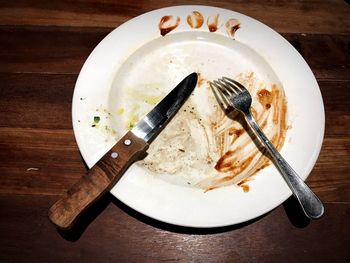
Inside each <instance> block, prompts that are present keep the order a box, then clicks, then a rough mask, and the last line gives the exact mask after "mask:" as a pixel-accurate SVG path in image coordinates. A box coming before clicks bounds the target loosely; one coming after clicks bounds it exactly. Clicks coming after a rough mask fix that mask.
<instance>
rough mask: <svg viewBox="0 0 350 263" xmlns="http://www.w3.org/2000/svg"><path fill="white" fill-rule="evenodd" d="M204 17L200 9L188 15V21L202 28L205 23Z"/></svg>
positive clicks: (193, 25)
mask: <svg viewBox="0 0 350 263" xmlns="http://www.w3.org/2000/svg"><path fill="white" fill-rule="evenodd" d="M203 22H204V18H203V16H202V14H201V13H199V12H198V11H193V12H192V13H191V14H189V15H188V16H187V23H188V24H189V26H190V27H192V28H200V27H201V26H202V25H203Z"/></svg>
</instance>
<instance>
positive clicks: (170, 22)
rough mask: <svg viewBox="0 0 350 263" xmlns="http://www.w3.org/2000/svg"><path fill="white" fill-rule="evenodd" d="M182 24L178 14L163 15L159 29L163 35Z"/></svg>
mask: <svg viewBox="0 0 350 263" xmlns="http://www.w3.org/2000/svg"><path fill="white" fill-rule="evenodd" d="M179 24H180V17H178V16H163V17H162V18H161V19H160V21H159V25H158V27H159V30H160V34H161V35H162V36H165V35H166V34H168V33H169V32H170V31H172V30H174V29H175V28H176V27H177V26H178V25H179Z"/></svg>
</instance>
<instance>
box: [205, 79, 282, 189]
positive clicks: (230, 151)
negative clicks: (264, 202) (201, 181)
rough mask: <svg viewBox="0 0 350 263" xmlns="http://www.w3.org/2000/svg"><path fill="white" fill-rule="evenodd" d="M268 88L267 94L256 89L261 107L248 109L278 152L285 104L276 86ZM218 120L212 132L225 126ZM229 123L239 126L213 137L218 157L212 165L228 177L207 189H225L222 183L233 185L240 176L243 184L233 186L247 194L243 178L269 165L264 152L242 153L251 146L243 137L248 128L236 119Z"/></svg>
mask: <svg viewBox="0 0 350 263" xmlns="http://www.w3.org/2000/svg"><path fill="white" fill-rule="evenodd" d="M270 87H271V88H270V89H269V90H271V91H269V90H268V89H266V88H260V89H256V91H255V92H256V95H257V103H258V104H261V106H262V107H259V105H258V104H256V105H255V108H252V113H253V115H254V118H255V119H256V121H257V122H258V123H259V126H260V127H261V128H262V129H267V130H270V137H271V138H270V140H271V143H272V144H273V145H274V146H275V147H276V148H277V149H278V150H280V149H281V148H282V146H283V143H284V141H285V135H286V130H287V128H286V115H287V114H286V112H287V103H286V100H285V97H284V92H283V89H282V87H279V86H277V85H276V84H272V85H271V86H270ZM218 116H219V117H218V119H217V121H216V126H215V127H213V128H214V130H215V129H218V128H220V127H221V125H223V123H227V122H225V118H228V117H227V116H226V117H222V116H221V115H218ZM230 121H232V120H230ZM233 121H234V122H237V123H240V124H241V126H239V125H238V126H237V125H233V126H232V127H229V126H228V127H227V128H226V131H225V132H221V133H220V136H218V137H217V143H218V145H219V147H220V151H221V157H220V158H219V160H218V161H217V162H216V165H215V169H216V170H217V171H218V172H220V173H229V175H227V176H224V177H222V178H217V179H216V180H214V181H213V184H212V185H211V188H213V189H214V188H217V187H220V186H221V185H225V182H227V183H228V182H230V181H233V180H234V179H235V178H236V177H237V178H241V177H242V175H243V174H244V175H245V177H244V178H242V179H243V180H242V179H239V180H242V181H240V182H238V183H237V185H238V186H241V187H242V188H243V191H245V192H247V191H249V186H248V185H246V184H245V182H246V181H247V178H248V179H249V178H250V177H251V176H252V175H254V174H256V173H257V172H258V171H260V170H262V169H263V168H265V167H266V166H268V165H269V164H270V163H271V162H270V159H269V158H268V157H267V155H266V151H265V148H261V149H258V148H255V150H254V149H251V150H250V151H249V152H245V151H246V150H243V149H246V147H248V146H249V145H250V144H251V143H252V141H251V138H250V137H247V131H248V130H250V128H248V127H245V122H244V121H243V122H242V121H241V120H240V119H239V116H238V118H236V117H235V118H234V119H233ZM271 125H273V126H271ZM240 127H241V128H240ZM243 135H244V136H245V137H243V140H240V141H239V142H238V141H237V140H238V138H240V137H241V136H243ZM267 135H268V134H267ZM227 145H229V148H227ZM225 149H226V150H225ZM252 162H254V163H252ZM238 176H239V177H238ZM236 180H237V179H236Z"/></svg>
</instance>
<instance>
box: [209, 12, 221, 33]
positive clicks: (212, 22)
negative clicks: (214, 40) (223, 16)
mask: <svg viewBox="0 0 350 263" xmlns="http://www.w3.org/2000/svg"><path fill="white" fill-rule="evenodd" d="M218 23H219V14H215V15H211V16H209V17H208V19H207V26H208V29H209V31H210V32H215V31H216V30H218Z"/></svg>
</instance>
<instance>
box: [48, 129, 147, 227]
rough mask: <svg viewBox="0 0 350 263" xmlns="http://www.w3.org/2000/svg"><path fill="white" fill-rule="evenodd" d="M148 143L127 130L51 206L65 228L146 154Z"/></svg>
mask: <svg viewBox="0 0 350 263" xmlns="http://www.w3.org/2000/svg"><path fill="white" fill-rule="evenodd" d="M147 148H148V144H147V143H146V142H145V141H144V140H142V139H140V138H138V137H136V136H135V135H134V134H133V133H132V132H130V131H129V132H127V133H126V134H125V135H124V136H123V137H122V138H121V139H120V140H119V141H118V142H117V144H116V145H115V146H114V147H113V148H112V149H111V150H109V151H108V152H107V153H106V154H105V155H104V156H103V157H102V159H101V160H100V161H99V162H98V163H97V164H96V165H95V166H94V167H92V168H91V170H89V171H88V172H87V173H86V175H85V176H83V177H82V178H81V179H80V180H79V181H78V182H77V183H76V184H74V185H73V186H72V187H71V188H70V189H69V190H68V191H67V193H66V195H65V196H64V197H63V198H62V199H60V200H59V201H57V202H56V203H55V204H54V205H53V206H52V207H51V208H50V210H49V218H50V220H51V222H52V223H53V224H55V225H56V226H57V227H58V228H61V229H69V228H71V227H72V226H73V224H74V223H75V221H76V219H77V218H78V217H79V216H80V215H81V214H82V213H83V212H84V211H85V210H86V209H87V208H88V207H89V206H90V205H92V204H93V203H94V202H96V201H97V200H98V199H99V198H101V197H102V196H103V195H104V194H105V193H106V192H108V191H109V190H110V189H111V188H112V187H113V186H114V185H115V184H116V183H117V182H118V180H119V179H120V177H121V176H122V175H123V173H124V172H125V170H126V169H127V168H128V167H129V166H130V165H131V164H132V163H133V162H134V161H136V160H138V159H140V157H141V156H142V155H143V154H145V151H146V150H147Z"/></svg>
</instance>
